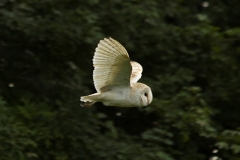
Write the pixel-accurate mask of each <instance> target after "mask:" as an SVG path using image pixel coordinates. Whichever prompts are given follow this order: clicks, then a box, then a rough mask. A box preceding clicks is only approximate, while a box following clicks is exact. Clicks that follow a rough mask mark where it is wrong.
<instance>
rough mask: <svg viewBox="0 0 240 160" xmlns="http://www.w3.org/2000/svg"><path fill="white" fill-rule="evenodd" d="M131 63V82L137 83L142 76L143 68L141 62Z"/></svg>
mask: <svg viewBox="0 0 240 160" xmlns="http://www.w3.org/2000/svg"><path fill="white" fill-rule="evenodd" d="M131 65H132V73H131V79H130V82H131V83H136V82H137V81H138V80H139V79H140V78H141V77H142V71H143V68H142V66H141V65H140V64H139V63H137V62H134V61H131Z"/></svg>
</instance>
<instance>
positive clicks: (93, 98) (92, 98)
mask: <svg viewBox="0 0 240 160" xmlns="http://www.w3.org/2000/svg"><path fill="white" fill-rule="evenodd" d="M99 98H100V94H99V93H95V94H91V95H88V96H82V97H81V99H80V101H83V102H85V104H83V105H81V106H82V107H90V106H91V105H93V104H94V103H96V102H97V101H98V99H99Z"/></svg>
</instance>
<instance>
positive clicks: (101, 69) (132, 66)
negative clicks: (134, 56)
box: [80, 38, 153, 107]
mask: <svg viewBox="0 0 240 160" xmlns="http://www.w3.org/2000/svg"><path fill="white" fill-rule="evenodd" d="M93 66H94V70H93V81H94V86H95V88H96V90H97V93H94V94H91V95H88V96H82V97H81V99H80V100H81V101H83V102H85V104H83V105H82V106H83V107H89V106H91V105H93V104H94V103H96V102H102V103H103V104H104V105H105V106H118V107H143V106H147V105H149V104H150V103H151V102H152V98H153V95H152V91H151V88H150V87H148V86H147V85H145V84H143V83H137V81H138V80H139V79H140V78H141V76H142V71H143V68H142V66H141V65H140V64H139V63H137V62H134V61H130V58H129V55H128V53H127V51H126V49H125V48H124V47H123V46H122V45H121V44H120V43H119V42H118V41H116V40H114V39H112V38H104V40H100V42H99V44H98V46H97V48H96V50H95V53H94V57H93Z"/></svg>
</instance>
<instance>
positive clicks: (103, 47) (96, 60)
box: [93, 38, 132, 92]
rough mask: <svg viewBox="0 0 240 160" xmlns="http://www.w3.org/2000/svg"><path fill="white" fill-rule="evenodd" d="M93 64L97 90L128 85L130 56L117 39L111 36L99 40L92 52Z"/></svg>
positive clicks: (130, 67) (130, 70) (130, 68)
mask: <svg viewBox="0 0 240 160" xmlns="http://www.w3.org/2000/svg"><path fill="white" fill-rule="evenodd" d="M93 66H94V70H93V81H94V86H95V88H96V90H97V91H98V92H103V91H105V90H107V89H108V88H109V87H110V86H116V85H130V76H131V72H132V66H131V63H130V58H129V55H128V53H127V51H126V49H125V48H124V47H123V46H122V45H121V44H120V43H119V42H118V41H116V40H114V39H112V38H104V40H101V41H100V42H99V44H98V46H97V48H96V50H95V53H94V57H93Z"/></svg>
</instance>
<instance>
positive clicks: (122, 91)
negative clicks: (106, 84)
mask: <svg viewBox="0 0 240 160" xmlns="http://www.w3.org/2000/svg"><path fill="white" fill-rule="evenodd" d="M136 86H144V87H146V88H149V87H148V86H146V85H145V84H142V83H134V84H132V86H113V87H111V89H109V90H108V91H105V92H102V93H95V94H91V95H89V96H83V97H81V100H82V101H88V102H92V103H95V102H103V104H104V105H105V106H118V107H143V106H145V104H144V102H143V101H144V100H142V98H141V96H139V95H140V93H141V91H142V89H141V88H140V89H139V88H138V87H136ZM149 103H150V102H147V104H149Z"/></svg>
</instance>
